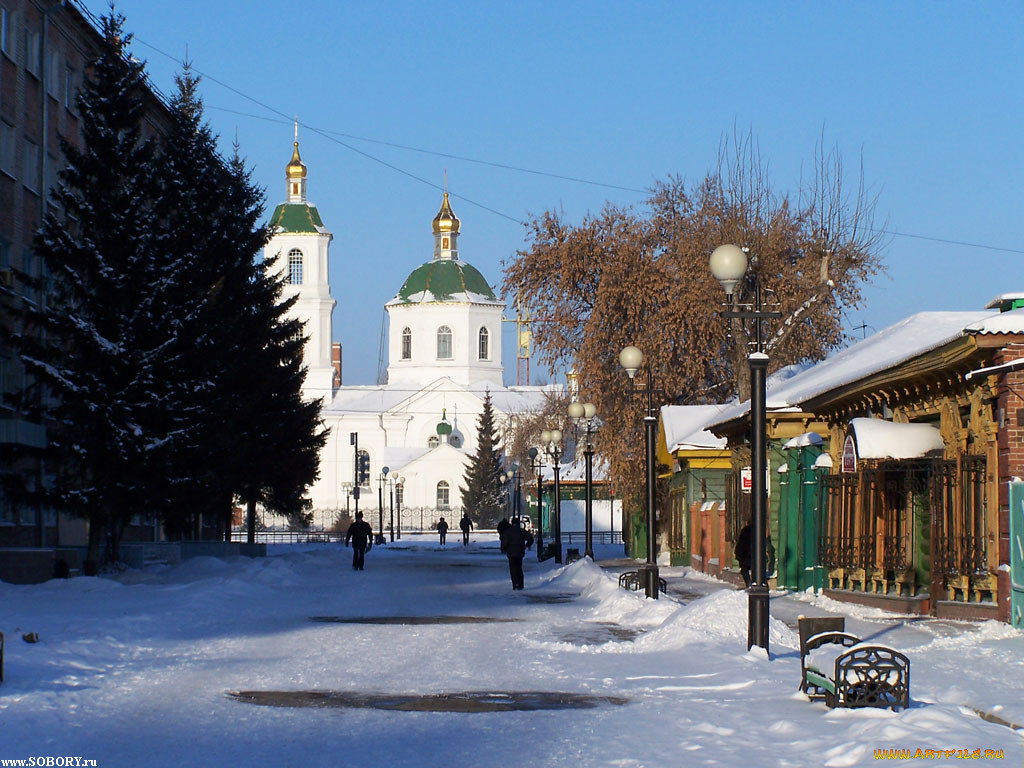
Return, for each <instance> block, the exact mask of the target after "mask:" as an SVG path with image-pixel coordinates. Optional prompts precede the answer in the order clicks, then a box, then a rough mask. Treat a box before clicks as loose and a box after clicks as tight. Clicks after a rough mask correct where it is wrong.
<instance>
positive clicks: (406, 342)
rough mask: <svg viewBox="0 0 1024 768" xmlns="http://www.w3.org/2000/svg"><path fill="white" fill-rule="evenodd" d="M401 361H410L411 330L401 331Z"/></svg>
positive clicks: (404, 329)
mask: <svg viewBox="0 0 1024 768" xmlns="http://www.w3.org/2000/svg"><path fill="white" fill-rule="evenodd" d="M402 359H403V360H412V329H410V328H403V329H402Z"/></svg>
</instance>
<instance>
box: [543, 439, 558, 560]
mask: <svg viewBox="0 0 1024 768" xmlns="http://www.w3.org/2000/svg"><path fill="white" fill-rule="evenodd" d="M540 441H541V442H542V443H544V444H545V445H546V446H547V451H548V455H549V456H550V457H551V463H552V465H553V466H554V469H555V487H554V490H553V493H554V496H555V498H554V501H555V504H554V512H555V515H554V526H553V528H554V531H553V533H554V536H555V562H556V563H558V564H559V565H561V564H562V500H561V495H562V491H561V487H560V483H559V469H560V468H561V459H562V430H560V429H550V430H549V429H545V430H544V431H543V432H541V433H540Z"/></svg>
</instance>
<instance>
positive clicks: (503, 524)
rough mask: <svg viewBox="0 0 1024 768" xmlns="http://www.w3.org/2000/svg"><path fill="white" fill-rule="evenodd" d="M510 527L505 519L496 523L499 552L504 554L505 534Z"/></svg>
mask: <svg viewBox="0 0 1024 768" xmlns="http://www.w3.org/2000/svg"><path fill="white" fill-rule="evenodd" d="M511 527H512V526H511V525H510V524H509V522H508V518H507V517H503V518H501V520H499V521H498V545H499V546H500V547H501V551H502V552H503V553H504V552H506V551H507V550H506V542H505V534H506V533H508V529H509V528H511Z"/></svg>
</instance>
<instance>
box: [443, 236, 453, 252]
mask: <svg viewBox="0 0 1024 768" xmlns="http://www.w3.org/2000/svg"><path fill="white" fill-rule="evenodd" d="M441 247H442V248H444V249H445V250H447V249H449V248H451V247H452V241H451V240H449V239H448V238H447V237H442V238H441Z"/></svg>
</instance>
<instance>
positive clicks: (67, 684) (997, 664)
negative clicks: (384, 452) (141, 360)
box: [0, 541, 1024, 768]
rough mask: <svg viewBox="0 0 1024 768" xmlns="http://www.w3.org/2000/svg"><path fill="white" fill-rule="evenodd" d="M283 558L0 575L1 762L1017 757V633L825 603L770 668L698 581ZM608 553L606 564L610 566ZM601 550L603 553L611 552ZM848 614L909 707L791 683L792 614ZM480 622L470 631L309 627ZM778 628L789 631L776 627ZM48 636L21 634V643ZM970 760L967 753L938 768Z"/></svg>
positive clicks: (408, 559)
mask: <svg viewBox="0 0 1024 768" xmlns="http://www.w3.org/2000/svg"><path fill="white" fill-rule="evenodd" d="M401 547H402V548H399V546H398V545H397V543H396V545H394V546H391V547H390V548H388V547H380V548H374V549H373V550H372V551H371V552H370V554H369V555H368V557H367V570H366V571H364V572H359V573H356V572H353V571H352V570H351V568H350V567H348V561H349V558H350V555H349V553H350V550H346V549H344V548H341V547H338V546H337V545H330V546H319V547H317V546H313V547H292V548H286V547H282V548H279V549H277V550H275V552H276V553H278V554H276V556H274V557H268V558H266V559H260V560H248V559H244V558H243V559H236V560H232V561H227V562H224V561H219V560H214V559H210V558H197V559H195V560H190V561H187V562H185V563H183V564H181V565H179V566H176V567H173V568H164V569H160V570H151V571H146V572H138V571H133V572H128V573H126V574H124V575H122V576H121V577H120V578H119V579H117V580H114V579H109V578H100V579H84V578H79V579H73V580H71V581H67V582H58V581H54V582H49V583H47V584H43V585H38V586H14V585H8V584H0V631H3V632H5V633H6V635H7V638H8V644H7V647H8V654H7V681H6V682H5V683H4V684H3V686H2V687H0V759H11V758H14V759H17V758H28V757H30V756H48V755H53V756H56V755H77V756H80V757H83V758H88V759H95V760H96V761H97V765H100V766H181V765H216V766H219V765H259V766H263V765H266V766H303V767H306V766H321V765H323V766H328V765H339V766H349V765H352V766H357V765H358V766H366V765H374V764H379V765H388V766H418V767H419V766H424V767H425V766H508V765H517V764H524V763H528V764H529V765H535V766H569V765H572V766H624V767H630V768H632V767H633V766H637V767H639V766H651V767H652V768H653V767H654V766H683V765H721V766H733V765H742V766H762V765H763V766H816V765H829V766H847V765H872V764H876V763H877V762H878V761H877V760H876V759H875V756H874V750H875V749H882V748H884V749H892V748H903V749H910V750H911V751H912V752H913V751H915V750H916V749H918V748H921V749H933V750H934V749H964V748H969V749H971V750H974V749H981V750H982V751H983V752H984V750H986V749H993V750H999V749H1002V750H1004V756H1005V759H1004V760H1001V761H995V762H996V763H997V764H1002V765H1019V764H1021V763H1022V734H1021V733H1019V732H1014V731H1012V730H1011V729H1009V728H1007V727H1003V726H1000V725H996V724H992V723H988V722H984V721H983V720H981V719H980V718H978V717H977V716H975V715H974V714H973V713H971V712H970V711H968V710H966V709H964V708H962V707H960V706H958V705H959V704H969V705H972V706H976V707H978V708H981V709H984V710H986V711H988V712H992V713H993V714H995V715H997V716H999V717H1002V718H1004V719H1006V720H1008V721H1012V722H1024V633H1022V632H1020V631H1016V630H1013V629H1010V628H1008V627H1006V626H1005V625H998V624H994V623H988V624H983V625H966V624H962V623H958V622H934V621H924V622H909V623H908V622H905V621H902V620H900V619H898V618H896V617H893V616H892V615H890V614H883V613H881V612H878V611H871V610H869V609H856V608H853V607H851V606H846V605H838V604H834V603H831V601H828V600H826V599H824V598H814V597H812V596H809V595H797V596H777V597H775V598H773V600H772V612H773V621H772V653H773V658H772V660H771V661H768V660H767V659H765V658H764V657H763V656H760V655H758V654H757V653H746V652H745V638H746V597H745V595H744V594H743V593H742V592H737V591H734V590H732V589H729V588H723V585H721V584H720V583H719V582H716V581H714V580H710V579H707V578H706V577H703V576H702V575H700V574H693V573H692V572H689V571H684V570H683V569H665V570H664V572H663V575H666V577H667V578H668V579H669V582H670V589H671V588H673V587H674V588H677V589H679V590H681V591H683V592H686V593H691V594H697V595H701V594H706V595H707V597H704V598H702V599H696V600H693V601H692V602H691V603H689V604H687V605H682V604H681V603H680V602H678V601H676V600H672V599H662V600H659V601H657V602H654V601H647V600H645V599H644V598H642V597H640V596H638V595H636V594H634V593H627V592H625V591H623V590H620V589H618V587H617V585H616V581H615V579H614V574H610V573H606V572H603V571H602V570H601V569H599V568H597V567H595V566H594V565H592V564H590V563H589V562H580V563H576V564H573V565H571V566H568V567H566V568H565V569H559V568H557V567H556V566H554V565H553V564H552V563H550V562H547V563H542V564H538V563H537V562H536V561H535V560H531V559H530V558H528V559H527V562H526V575H527V580H526V587H527V588H526V590H525V591H524V592H517V593H513V592H512V590H511V589H510V584H509V581H508V575H507V567H506V565H505V560H504V558H503V557H502V556H501V555H500V554H499V553H498V552H497V551H496V548H495V546H494V545H493V542H490V541H488V542H484V543H474V544H473V545H471V546H470V547H469V549H468V550H463V548H462V546H461V545H460V544H455V545H451V544H450V545H449V546H448V547H447V549H446V550H445V551H440V550H439V548H437V547H436V546H434V545H432V544H431V545H430V546H417V545H413V544H410V543H409V542H407V541H406V542H403V544H402V545H401ZM613 552H614V550H613V549H609V550H608V553H609V555H610V556H611V553H613ZM599 556H600V553H599ZM833 610H839V611H842V612H844V613H846V614H847V615H848V616H850V618H849V619H848V627H849V628H850V629H851V630H852V631H854V632H856V633H858V634H860V635H861V636H872V635H877V636H878V639H879V641H880V642H885V643H887V644H889V645H892V646H894V647H898V648H900V649H901V650H904V651H905V652H906V653H907V654H908V655H909V656H910V658H911V663H912V685H911V695H912V698H913V700H914V706H912V707H911V709H910V710H908V711H906V712H901V713H891V712H888V711H864V710H857V711H852V710H847V711H833V712H829V711H828V710H826V708H825V707H824V705H823V704H821V703H809V702H808V701H807V700H806V698H805V697H804V696H802V695H801V694H798V693H796V692H795V689H796V686H797V684H798V682H799V677H800V672H799V656H798V654H797V652H796V646H797V641H796V637H795V633H794V632H793V631H792V630H791V629H790V628H789V627H787V626H786V623H792V622H793V621H794V620H795V617H796V615H797V614H798V613H806V614H822V613H825V612H829V611H833ZM381 616H388V617H401V616H419V617H429V616H472V617H490V618H494V619H501V620H503V621H501V622H493V623H492V622H473V623H438V624H430V623H417V624H411V625H409V624H394V623H346V622H343V621H334V620H330V621H327V620H320V621H314V620H312V618H313V617H329V618H335V619H345V618H353V617H363V618H367V617H381ZM780 618H781V620H779V619H780ZM30 631H32V632H38V633H39V635H40V637H41V642H39V643H37V644H28V643H24V642H23V641H22V640H21V639H20V638H21V634H22V633H23V632H30ZM238 690H257V691H301V690H320V691H341V692H360V693H380V694H437V693H459V692H502V691H504V692H517V691H518V692H538V691H551V692H570V693H579V694H590V695H595V696H602V697H625V698H627V699H629V700H630V701H629V703H627V704H625V705H623V706H617V705H614V704H605V705H602V706H599V707H597V708H593V709H566V710H540V711H513V712H500V713H493V712H485V713H469V714H467V713H457V712H407V711H385V710H376V709H334V708H325V709H312V708H279V707H270V706H255V705H252V704H248V703H243V702H239V701H234V700H232V699H230V698H229V697H228V696H227V694H228V692H231V691H238ZM929 764H934V765H944V764H948V765H959V764H962V762H961V761H960V760H957V759H954V758H950V759H948V760H946V759H943V760H930V761H929Z"/></svg>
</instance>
